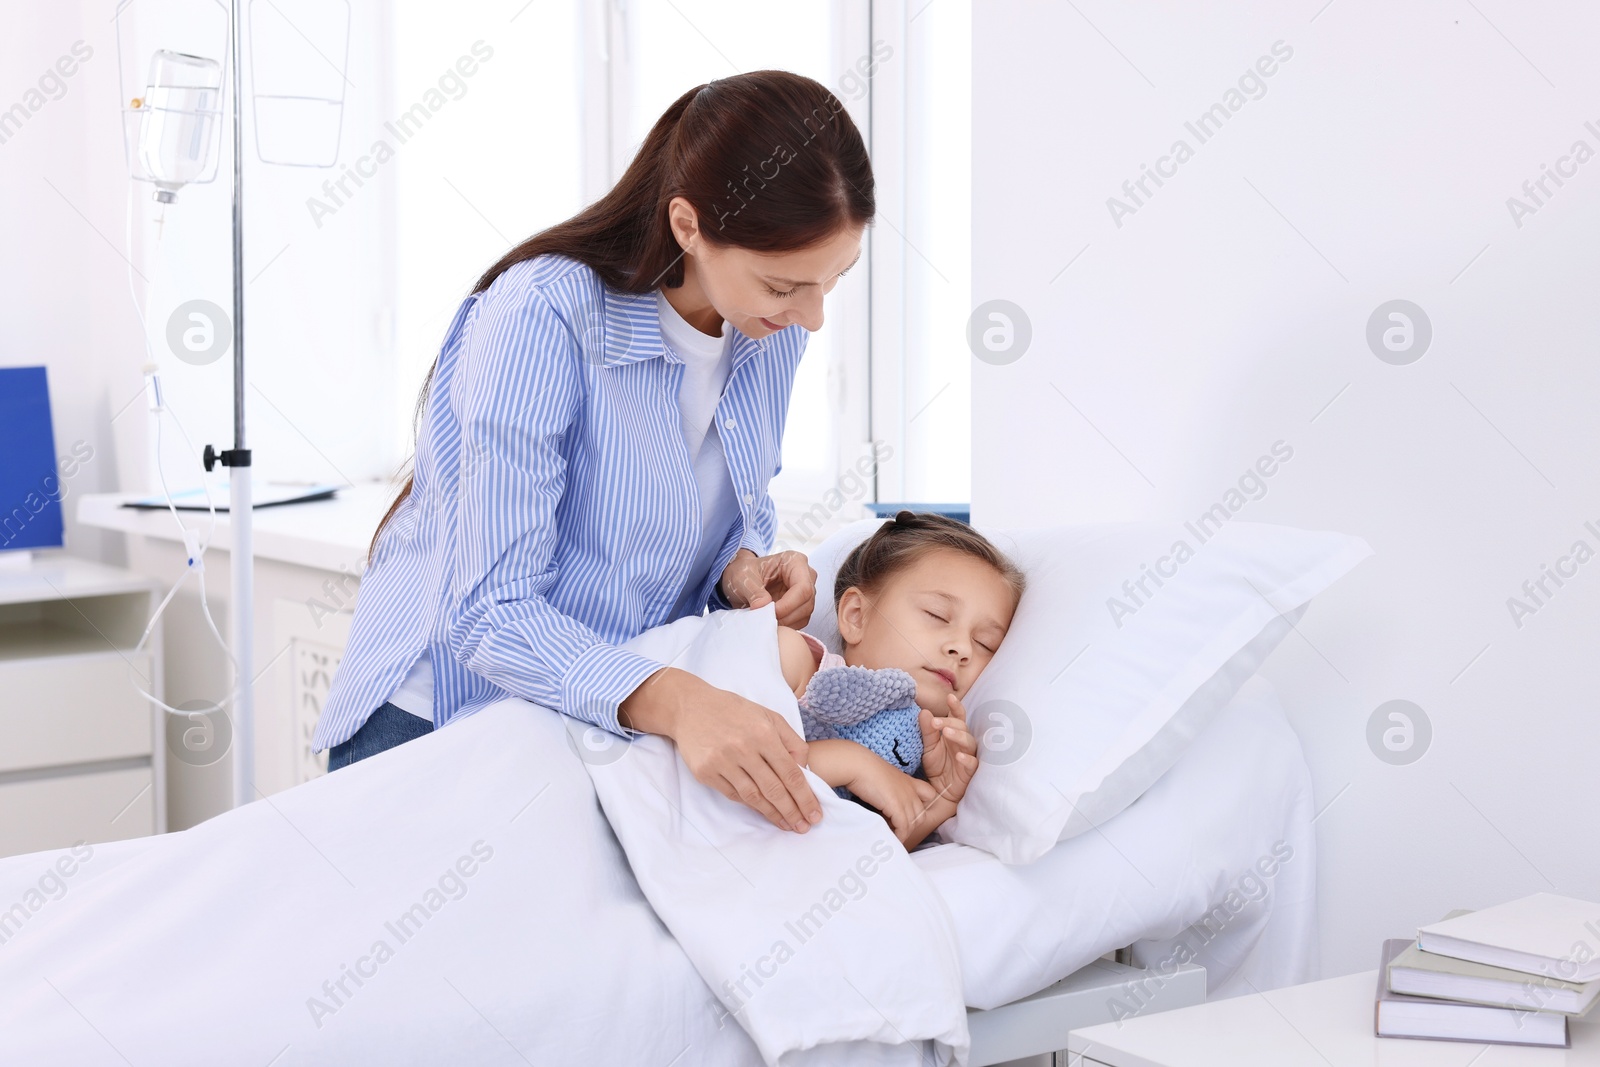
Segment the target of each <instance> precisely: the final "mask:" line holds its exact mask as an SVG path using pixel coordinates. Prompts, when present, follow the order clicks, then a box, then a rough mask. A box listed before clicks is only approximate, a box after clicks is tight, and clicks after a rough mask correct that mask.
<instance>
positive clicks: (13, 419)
mask: <svg viewBox="0 0 1600 1067" xmlns="http://www.w3.org/2000/svg"><path fill="white" fill-rule="evenodd" d="M61 492H62V490H61V479H60V475H59V474H57V472H56V443H55V434H54V432H53V431H52V429H51V426H50V385H49V382H48V381H46V379H45V370H44V368H43V367H0V552H12V551H17V550H20V549H28V548H60V547H61V546H62V543H63V538H62V525H61Z"/></svg>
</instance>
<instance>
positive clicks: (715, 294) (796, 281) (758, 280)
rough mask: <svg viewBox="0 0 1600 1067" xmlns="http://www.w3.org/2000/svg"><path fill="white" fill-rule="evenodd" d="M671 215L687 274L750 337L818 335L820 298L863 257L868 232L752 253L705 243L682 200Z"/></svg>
mask: <svg viewBox="0 0 1600 1067" xmlns="http://www.w3.org/2000/svg"><path fill="white" fill-rule="evenodd" d="M668 211H669V213H670V218H671V220H672V226H673V232H674V233H675V234H677V237H678V242H679V244H680V245H682V246H683V248H684V258H685V260H686V264H685V271H686V273H689V274H692V275H693V281H694V282H696V283H698V285H699V287H700V290H701V291H702V292H703V293H704V295H705V297H706V299H707V300H709V301H710V302H711V306H712V307H714V308H716V310H717V314H719V315H721V316H722V317H723V318H724V319H727V320H728V321H729V322H731V323H732V324H733V325H734V327H735V328H736V329H738V330H739V331H740V332H741V333H743V334H745V336H747V337H766V336H768V335H770V334H773V333H776V332H777V331H778V330H781V329H783V328H784V327H786V326H791V325H795V324H798V325H800V326H802V327H804V328H805V329H806V330H807V331H810V332H813V333H814V332H816V331H817V330H820V329H821V328H822V298H823V297H824V296H825V295H827V294H828V293H829V292H831V291H832V289H833V287H834V285H836V284H837V283H838V281H839V277H840V275H842V274H843V273H844V272H845V271H846V270H848V269H850V267H851V266H853V265H854V264H855V262H856V260H857V259H859V258H860V256H861V237H862V234H863V232H864V229H865V228H864V227H860V226H857V227H853V228H850V229H846V230H843V231H840V232H839V233H836V234H834V235H833V236H832V237H830V238H828V239H827V240H826V241H823V242H821V243H819V244H816V245H813V246H811V247H810V248H805V249H801V250H800V251H797V252H751V251H749V250H748V249H744V248H735V247H731V246H726V245H724V246H718V245H714V244H712V243H711V242H709V241H707V240H706V239H705V238H704V236H703V235H701V234H700V232H699V227H698V218H697V216H696V214H695V210H694V208H693V207H691V206H690V205H689V202H688V201H687V200H685V199H683V198H682V197H674V198H673V200H672V203H671V204H670V205H669V206H668ZM685 283H686V284H688V283H689V279H687V278H686V279H685Z"/></svg>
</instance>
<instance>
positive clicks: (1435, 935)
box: [1417, 893, 1600, 984]
mask: <svg viewBox="0 0 1600 1067" xmlns="http://www.w3.org/2000/svg"><path fill="white" fill-rule="evenodd" d="M1417 943H1418V945H1419V946H1421V948H1422V951H1424V952H1432V953H1434V954H1435V955H1440V956H1453V957H1455V958H1456V959H1458V960H1470V961H1471V962H1473V963H1486V964H1488V965H1489V966H1491V967H1505V968H1508V969H1510V970H1513V971H1525V972H1526V973H1528V974H1542V975H1547V976H1549V977H1551V978H1556V979H1559V980H1560V981H1563V982H1577V983H1580V984H1581V983H1587V982H1592V981H1594V980H1595V979H1596V978H1600V904H1591V903H1589V902H1587V901H1583V900H1574V899H1573V898H1571V897H1562V896H1557V895H1556V894H1554V893H1535V894H1533V895H1532V896H1528V897H1523V898H1522V899H1520V900H1513V901H1510V902H1509V903H1505V904H1497V905H1496V906H1494V907H1492V908H1484V909H1482V910H1481V911H1471V912H1467V913H1465V914H1463V915H1457V916H1455V917H1454V918H1449V919H1444V920H1442V921H1440V922H1436V923H1432V924H1430V925H1428V926H1424V927H1422V928H1421V929H1420V930H1418V931H1417Z"/></svg>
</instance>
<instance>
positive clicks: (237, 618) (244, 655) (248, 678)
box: [228, 0, 256, 808]
mask: <svg viewBox="0 0 1600 1067" xmlns="http://www.w3.org/2000/svg"><path fill="white" fill-rule="evenodd" d="M239 15H240V11H239V0H232V4H231V5H230V15H229V21H230V22H231V23H232V29H233V40H232V42H231V45H232V48H233V455H232V456H231V457H228V467H229V469H230V473H229V478H228V481H229V493H228V501H229V504H228V510H229V511H230V512H232V514H231V515H230V516H229V519H230V520H232V521H231V522H230V524H229V525H230V527H231V528H232V530H233V550H232V551H231V552H230V553H229V556H228V560H229V563H230V564H231V565H232V570H233V613H232V616H231V618H230V619H229V620H228V636H229V638H230V639H231V641H232V644H233V658H234V664H235V666H234V674H235V678H234V690H235V692H234V704H233V707H234V727H233V806H234V807H236V808H237V807H242V806H243V805H245V804H248V803H249V802H250V801H251V800H252V799H253V798H252V797H251V794H252V793H254V792H255V784H256V774H255V755H256V729H255V727H256V697H255V686H254V685H253V684H252V683H253V682H254V677H253V676H254V673H255V672H254V670H253V668H254V665H255V658H256V657H255V647H254V646H255V629H256V627H255V536H254V532H255V531H254V525H255V523H254V520H255V513H254V511H253V510H252V509H253V507H254V502H253V501H252V500H251V496H250V450H249V449H248V448H247V447H245V437H244V383H245V377H244V198H243V184H244V183H243V180H242V179H243V174H244V122H243V114H244V108H243V106H242V104H241V103H240V101H241V100H242V99H243V97H244V91H243V85H244V80H243V78H242V77H241V75H240V70H241V68H242V67H243V66H244V62H243V60H244V48H243V47H242V46H241V43H240V42H241V41H242V39H243V37H244V21H243V20H242V19H241V18H240V17H239Z"/></svg>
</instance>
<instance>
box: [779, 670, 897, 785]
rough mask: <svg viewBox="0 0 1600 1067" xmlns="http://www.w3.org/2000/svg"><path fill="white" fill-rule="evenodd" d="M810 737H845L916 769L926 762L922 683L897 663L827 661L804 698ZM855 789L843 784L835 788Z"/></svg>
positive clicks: (802, 705) (803, 711)
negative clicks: (836, 663) (835, 663)
mask: <svg viewBox="0 0 1600 1067" xmlns="http://www.w3.org/2000/svg"><path fill="white" fill-rule="evenodd" d="M799 703H800V722H801V725H802V726H804V727H805V735H806V740H807V741H819V740H822V739H824V738H833V737H842V738H844V739H845V740H847V741H854V742H856V743H857V744H858V745H862V746H863V747H865V748H869V749H871V750H872V751H873V752H874V753H876V754H877V755H878V756H880V757H881V758H882V759H883V760H884V762H886V763H888V764H889V765H890V766H891V767H895V768H898V769H899V770H902V771H904V772H906V773H907V774H912V775H914V774H916V773H917V771H918V770H919V769H920V768H921V766H922V730H921V728H920V727H919V726H918V725H917V718H918V715H919V714H920V711H921V709H920V708H918V707H917V683H916V682H915V681H914V680H913V679H912V677H911V675H909V674H907V673H906V672H905V671H902V670H899V669H898V668H895V667H885V668H883V669H881V670H874V669H872V668H870V667H851V666H844V667H824V668H822V669H821V670H819V671H817V672H816V673H815V674H813V675H812V676H811V681H810V682H809V683H807V685H806V691H805V695H804V696H802V697H801V698H800V702H799ZM834 792H836V793H838V794H839V795H840V796H841V797H849V796H850V793H849V791H848V790H846V789H845V788H844V787H843V786H840V787H838V788H836V789H835V790H834Z"/></svg>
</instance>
